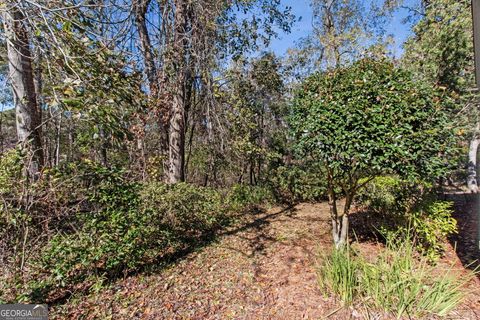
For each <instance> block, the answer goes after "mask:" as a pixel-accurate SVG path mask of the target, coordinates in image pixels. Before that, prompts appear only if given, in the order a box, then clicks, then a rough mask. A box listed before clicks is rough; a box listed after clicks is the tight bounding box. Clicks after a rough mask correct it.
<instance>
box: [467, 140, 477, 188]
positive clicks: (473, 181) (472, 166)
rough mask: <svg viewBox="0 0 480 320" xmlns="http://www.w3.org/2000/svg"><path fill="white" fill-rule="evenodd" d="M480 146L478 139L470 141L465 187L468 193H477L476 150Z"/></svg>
mask: <svg viewBox="0 0 480 320" xmlns="http://www.w3.org/2000/svg"><path fill="white" fill-rule="evenodd" d="M479 144H480V139H479V138H474V139H472V140H471V141H470V148H469V150H468V177H467V187H468V190H470V192H474V193H476V192H478V191H479V189H478V181H477V150H478V145H479Z"/></svg>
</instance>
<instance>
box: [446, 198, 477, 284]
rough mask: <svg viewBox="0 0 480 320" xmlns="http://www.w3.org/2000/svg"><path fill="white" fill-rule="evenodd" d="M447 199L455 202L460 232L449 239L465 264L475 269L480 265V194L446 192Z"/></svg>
mask: <svg viewBox="0 0 480 320" xmlns="http://www.w3.org/2000/svg"><path fill="white" fill-rule="evenodd" d="M445 199H446V200H450V201H453V203H454V213H453V217H454V218H455V220H457V227H458V233H456V234H453V235H451V236H450V237H449V238H448V240H449V242H450V244H451V245H452V246H453V247H454V248H455V251H456V254H457V256H458V258H459V259H460V261H461V262H462V264H463V266H464V267H465V268H468V269H470V270H475V269H476V268H479V267H480V250H479V247H478V246H477V233H478V216H479V214H480V212H479V210H480V205H479V204H480V195H479V194H474V193H450V194H445ZM477 276H479V277H480V275H478V274H477Z"/></svg>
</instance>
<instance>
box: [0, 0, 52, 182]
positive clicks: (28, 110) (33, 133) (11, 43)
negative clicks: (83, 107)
mask: <svg viewBox="0 0 480 320" xmlns="http://www.w3.org/2000/svg"><path fill="white" fill-rule="evenodd" d="M2 20H3V27H4V32H5V38H6V41H7V51H8V65H9V73H10V74H9V77H10V82H11V84H12V88H13V93H14V101H15V110H16V126H17V136H18V141H19V143H21V144H22V146H23V147H24V148H25V149H26V151H27V152H28V154H29V156H30V157H31V160H30V163H29V165H28V168H27V171H28V174H29V175H31V176H33V175H35V174H36V173H37V172H38V171H39V170H40V169H41V167H42V166H43V162H44V159H43V148H42V138H41V122H42V117H41V110H40V107H39V104H38V100H37V93H36V91H35V81H34V72H33V66H32V60H33V56H32V52H31V49H30V46H31V43H30V34H29V30H28V28H27V26H26V24H25V20H26V18H25V16H24V15H23V13H22V12H21V11H20V10H19V9H18V8H17V7H16V6H14V5H12V6H10V7H8V6H7V7H6V8H5V10H4V11H3V12H2Z"/></svg>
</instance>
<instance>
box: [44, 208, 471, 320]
mask: <svg viewBox="0 0 480 320" xmlns="http://www.w3.org/2000/svg"><path fill="white" fill-rule="evenodd" d="M470 209H472V210H473V208H470ZM470 209H469V210H470ZM470 212H473V211H470ZM467 213H468V212H467ZM467 213H466V214H467ZM328 221H329V215H328V206H327V204H326V203H320V204H300V205H297V206H295V207H294V208H288V209H284V208H272V209H269V210H267V211H265V212H261V213H256V214H251V215H248V216H246V217H245V218H244V219H243V221H240V222H239V223H238V224H237V225H235V226H233V227H231V228H229V229H228V230H225V231H223V232H222V233H221V234H220V235H219V236H218V238H217V240H216V241H215V242H213V243H210V244H209V245H207V246H205V247H203V248H199V249H198V250H196V251H194V252H192V253H190V254H188V255H186V256H185V257H184V258H182V259H179V260H177V261H176V262H175V263H173V264H171V265H170V266H168V267H165V268H163V269H161V270H157V271H155V272H151V273H150V274H148V273H142V274H138V275H134V276H130V277H128V278H125V279H122V280H118V281H116V282H115V283H113V284H110V285H108V286H103V287H101V286H99V287H96V288H95V287H93V288H91V289H90V293H88V294H84V293H74V294H73V295H72V297H71V298H70V299H69V300H68V301H64V302H63V303H62V304H57V305H53V306H51V308H50V310H51V314H52V319H289V320H290V319H322V318H328V319H390V318H391V316H389V315H386V314H384V313H382V312H378V311H373V310H370V309H368V308H366V307H365V306H363V305H359V304H354V305H352V306H350V307H342V304H341V302H340V301H339V300H338V299H337V298H335V297H334V296H332V295H329V294H325V293H324V292H321V289H320V287H319V285H318V283H317V274H316V270H315V260H316V258H317V256H318V255H317V253H318V252H319V251H322V250H327V249H328V248H330V246H331V239H330V237H331V235H330V232H329V227H328ZM354 228H355V226H354ZM357 245H358V249H359V250H360V251H361V252H362V254H364V255H369V254H370V255H375V254H376V252H378V250H381V245H378V244H375V243H373V242H368V241H367V242H361V243H359V244H357ZM451 263H454V265H455V266H456V267H458V268H459V269H463V268H464V267H463V265H462V262H461V261H460V260H459V259H458V258H457V255H456V254H455V252H454V251H453V247H452V246H451V245H448V250H447V253H446V257H445V258H444V260H442V261H441V262H440V263H439V269H438V270H442V266H443V267H444V266H445V265H450V264H451ZM479 284H480V282H479V280H478V279H474V280H472V281H471V282H470V283H469V284H468V287H466V288H465V290H466V291H469V290H472V289H476V288H478V286H479ZM449 318H450V319H480V299H479V295H478V292H477V293H471V294H468V296H467V299H466V300H465V301H464V302H463V303H462V304H461V305H460V306H459V307H458V308H457V309H456V310H455V311H454V312H452V313H451V315H450V316H449Z"/></svg>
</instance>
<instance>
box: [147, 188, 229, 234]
mask: <svg viewBox="0 0 480 320" xmlns="http://www.w3.org/2000/svg"><path fill="white" fill-rule="evenodd" d="M141 202H142V206H141V211H142V212H144V213H145V214H147V215H149V216H152V217H155V219H157V220H158V221H159V222H160V224H161V225H163V226H168V229H169V232H170V233H172V234H175V235H176V237H179V238H186V237H188V236H191V235H195V234H196V233H199V232H206V231H211V230H213V229H214V228H216V227H218V226H221V225H222V224H223V223H224V222H225V221H226V219H227V216H226V214H227V212H228V206H227V205H226V204H224V203H223V202H222V196H221V194H220V193H219V192H218V191H216V190H214V189H211V188H207V187H198V186H194V185H191V184H187V183H178V184H174V185H167V184H163V183H158V182H154V183H150V184H147V185H146V186H145V187H144V188H143V189H142V191H141Z"/></svg>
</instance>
